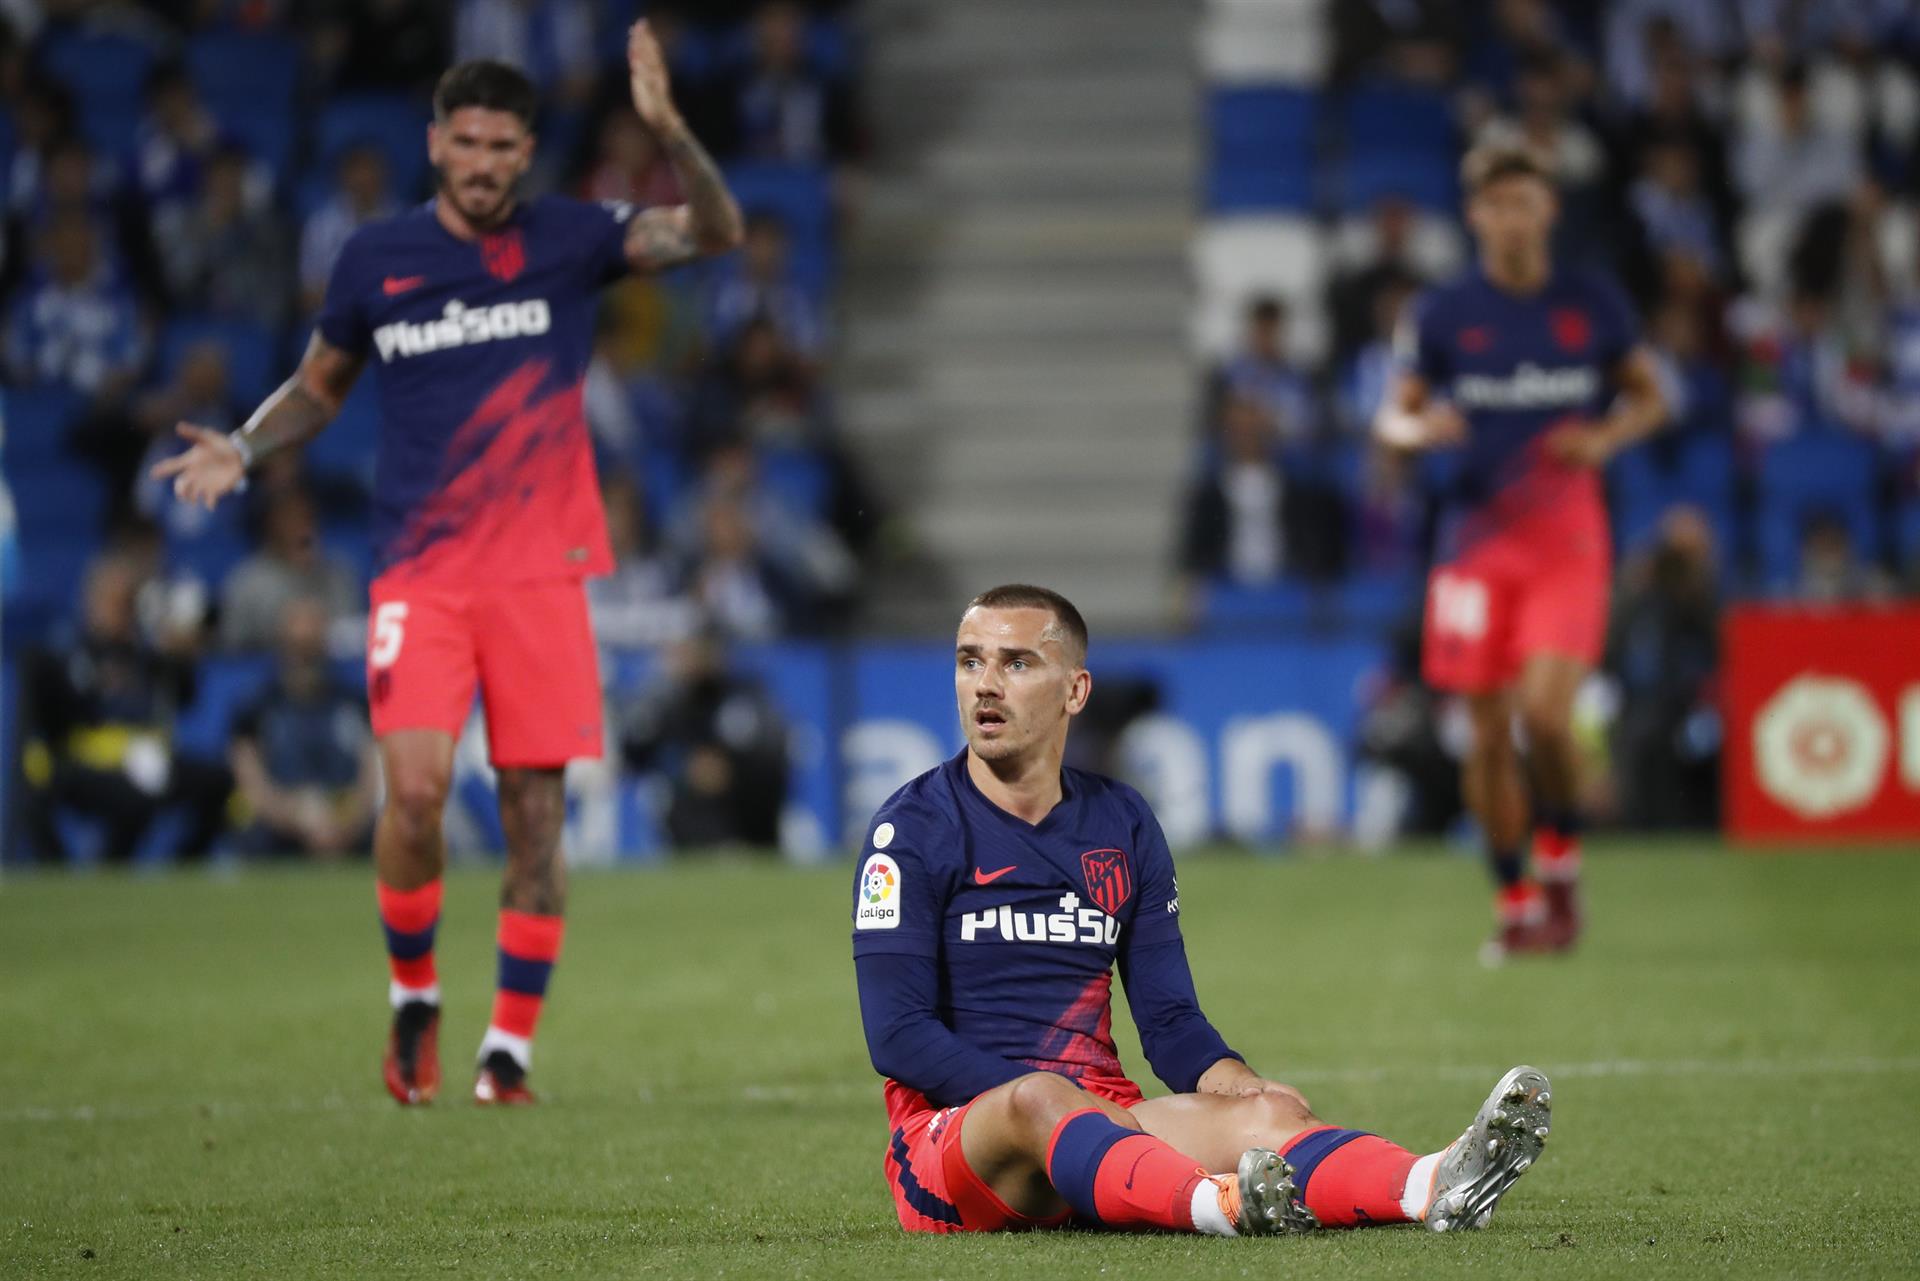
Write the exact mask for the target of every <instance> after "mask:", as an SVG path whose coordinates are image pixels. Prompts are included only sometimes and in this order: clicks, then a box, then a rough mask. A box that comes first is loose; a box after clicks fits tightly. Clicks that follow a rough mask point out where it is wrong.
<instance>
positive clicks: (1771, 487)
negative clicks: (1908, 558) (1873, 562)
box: [1756, 432, 1883, 588]
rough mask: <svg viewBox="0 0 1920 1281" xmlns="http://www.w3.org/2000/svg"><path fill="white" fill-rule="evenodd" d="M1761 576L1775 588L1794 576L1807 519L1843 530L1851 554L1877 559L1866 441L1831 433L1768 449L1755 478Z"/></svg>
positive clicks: (1872, 461)
mask: <svg viewBox="0 0 1920 1281" xmlns="http://www.w3.org/2000/svg"><path fill="white" fill-rule="evenodd" d="M1757 479H1758V492H1757V495H1756V497H1757V500H1758V502H1757V507H1758V535H1759V553H1760V571H1761V575H1762V577H1763V579H1764V580H1765V582H1766V583H1767V584H1768V585H1769V586H1771V587H1774V588H1782V587H1785V586H1787V585H1790V584H1791V583H1792V582H1793V581H1794V579H1795V577H1796V576H1797V573H1798V566H1799V559H1800V539H1801V534H1802V532H1803V530H1804V528H1805V525H1806V522H1807V520H1808V518H1809V517H1812V516H1815V515H1827V516H1832V517H1835V518H1837V519H1839V520H1840V521H1841V523H1843V524H1844V525H1846V527H1847V531H1848V533H1849V534H1850V535H1851V536H1852V539H1853V547H1854V551H1855V552H1856V553H1857V554H1858V555H1860V556H1862V557H1867V558H1871V557H1875V556H1878V555H1879V554H1880V552H1881V550H1882V544H1883V539H1882V536H1881V535H1882V530H1881V522H1880V516H1879V511H1878V507H1877V500H1878V497H1879V494H1878V483H1879V457H1878V454H1877V453H1876V451H1875V450H1874V447H1873V446H1872V445H1871V444H1870V443H1868V442H1867V441H1864V440H1861V439H1859V438H1857V437H1853V436H1843V435H1840V434H1837V433H1833V432H1803V433H1801V434H1800V435H1797V436H1793V437H1790V438H1788V439H1786V440H1783V441H1780V442H1779V443H1778V444H1775V445H1772V446H1770V447H1769V448H1768V449H1767V451H1766V452H1765V453H1764V454H1763V455H1761V458H1760V468H1759V475H1758V478H1757Z"/></svg>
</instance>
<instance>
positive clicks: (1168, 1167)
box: [1047, 1108, 1207, 1232]
mask: <svg viewBox="0 0 1920 1281" xmlns="http://www.w3.org/2000/svg"><path fill="white" fill-rule="evenodd" d="M1047 1178H1048V1179H1049V1180H1051V1181H1052V1183H1053V1186H1054V1190H1055V1191H1057V1192H1059V1193H1060V1195H1061V1196H1062V1197H1064V1198H1066V1202H1067V1204H1068V1205H1070V1206H1072V1207H1073V1211H1074V1213H1075V1214H1076V1215H1078V1216H1079V1217H1080V1218H1082V1219H1086V1220H1088V1221H1090V1222H1093V1223H1099V1224H1104V1225H1105V1226H1107V1227H1111V1228H1167V1229H1172V1230H1174V1231H1178V1232H1191V1231H1193V1230H1194V1223H1193V1194H1194V1188H1195V1187H1196V1186H1197V1185H1199V1184H1201V1183H1203V1182H1206V1181H1207V1177H1206V1172H1205V1171H1204V1170H1202V1169H1201V1168H1200V1166H1199V1165H1198V1164H1197V1163H1196V1162H1195V1161H1194V1160H1193V1158H1192V1157H1189V1156H1182V1155H1181V1154H1180V1153H1178V1152H1176V1151H1174V1150H1173V1149H1172V1148H1170V1147H1168V1146H1167V1145H1166V1144H1165V1143H1163V1142H1161V1141H1160V1140H1159V1139H1156V1138H1154V1137H1153V1136H1152V1135H1150V1134H1142V1133H1141V1132H1140V1131H1138V1130H1129V1129H1127V1128H1126V1127H1125V1126H1123V1125H1118V1124H1115V1123H1114V1122H1113V1121H1112V1120H1110V1119H1109V1118H1108V1117H1107V1115H1106V1113H1104V1112H1102V1111H1100V1110H1099V1109H1098V1108H1086V1109H1083V1110H1082V1111H1079V1112H1074V1113H1072V1114H1071V1115H1069V1116H1066V1117H1064V1118H1062V1119H1061V1121H1060V1124H1059V1125H1057V1126H1055V1127H1054V1130H1053V1138H1052V1139H1051V1140H1049V1142H1048V1143H1047Z"/></svg>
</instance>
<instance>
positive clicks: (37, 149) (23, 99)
mask: <svg viewBox="0 0 1920 1281" xmlns="http://www.w3.org/2000/svg"><path fill="white" fill-rule="evenodd" d="M5 88H6V87H5V86H0V92H4V91H5ZM0 102H4V104H5V106H6V109H7V112H8V115H9V116H10V117H11V120H12V124H13V145H12V148H11V152H10V154H9V155H8V156H7V157H6V167H5V170H4V171H0V193H4V195H5V200H6V218H7V221H8V222H11V223H16V224H18V225H19V230H24V229H25V227H26V224H27V223H29V222H30V221H32V220H34V219H35V218H37V216H38V212H39V210H40V208H41V206H42V203H43V200H44V197H45V184H46V167H47V158H48V156H49V155H50V154H51V152H52V150H53V148H54V146H55V144H57V143H59V142H60V141H62V140H63V139H68V138H71V137H73V136H74V121H73V99H72V97H71V96H70V95H69V94H68V93H67V91H66V89H65V88H63V87H62V86H61V85H59V84H57V83H56V82H54V81H53V80H50V79H48V78H47V77H46V76H44V75H41V74H34V73H28V74H26V75H24V76H23V77H22V80H21V83H20V86H19V89H18V91H17V92H12V93H7V94H6V97H5V98H4V99H0ZM15 234H18V232H17V231H16V233H15Z"/></svg>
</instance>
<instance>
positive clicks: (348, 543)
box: [320, 516, 373, 589]
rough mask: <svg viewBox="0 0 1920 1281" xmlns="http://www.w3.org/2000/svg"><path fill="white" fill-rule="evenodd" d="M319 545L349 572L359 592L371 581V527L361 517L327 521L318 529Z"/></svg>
mask: <svg viewBox="0 0 1920 1281" xmlns="http://www.w3.org/2000/svg"><path fill="white" fill-rule="evenodd" d="M320 545H321V546H322V547H323V548H325V549H326V552H327V554H328V555H329V556H333V557H335V558H337V559H338V560H339V561H340V562H341V563H342V564H344V565H345V566H346V567H347V568H348V569H350V570H352V571H353V575H354V578H355V579H356V580H357V581H358V583H359V586H360V587H361V588H363V589H364V588H365V587H366V585H367V583H368V582H369V581H371V580H372V578H373V525H372V523H371V522H370V521H368V520H367V519H366V517H364V516H356V517H355V518H353V519H352V520H331V521H328V522H327V523H326V524H325V525H323V526H321V528H320Z"/></svg>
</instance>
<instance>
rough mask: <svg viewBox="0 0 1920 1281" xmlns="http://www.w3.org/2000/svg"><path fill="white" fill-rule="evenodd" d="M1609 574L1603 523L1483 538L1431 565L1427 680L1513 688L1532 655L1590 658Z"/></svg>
mask: <svg viewBox="0 0 1920 1281" xmlns="http://www.w3.org/2000/svg"><path fill="white" fill-rule="evenodd" d="M1612 572H1613V555H1612V549H1611V547H1610V546H1609V543H1608V539H1607V536H1606V530H1605V527H1604V526H1601V527H1600V528H1599V529H1598V530H1597V531H1596V530H1594V529H1592V528H1588V529H1584V530H1578V531H1573V532H1569V533H1557V532H1556V534H1555V535H1554V536H1551V537H1528V538H1524V539H1523V538H1518V537H1513V536H1503V537H1499V538H1489V539H1486V540H1484V541H1482V542H1481V543H1479V544H1477V545H1476V546H1475V547H1473V548H1472V549H1471V550H1470V551H1468V552H1466V553H1464V554H1462V555H1460V556H1458V557H1456V558H1455V559H1454V560H1452V561H1451V562H1449V563H1448V564H1445V565H1440V566H1436V567H1435V569H1434V571H1433V574H1432V576H1431V577H1430V578H1429V579H1428V581H1427V606H1426V620H1425V627H1424V631H1423V643H1422V657H1421V667H1422V670H1423V672H1424V674H1425V676H1426V679H1427V683H1428V684H1429V685H1432V686H1433V687H1434V688H1436V689H1444V690H1452V691H1455V692H1457V693H1463V694H1485V693H1491V692H1492V691H1494V690H1498V689H1503V688H1505V687H1506V686H1508V685H1511V684H1512V683H1513V682H1514V681H1515V680H1516V679H1517V678H1518V677H1519V675H1520V669H1521V668H1522V667H1523V666H1524V665H1525V664H1526V661H1527V660H1528V659H1530V658H1532V657H1533V656H1535V655H1536V654H1559V655H1563V656H1565V657H1568V658H1575V659H1579V660H1580V661H1581V662H1583V663H1587V664H1593V663H1597V662H1598V661H1599V660H1600V655H1601V651H1602V649H1603V648H1604V646H1605V643H1606V633H1607V597H1608V588H1609V583H1610V580H1611V577H1612Z"/></svg>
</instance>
